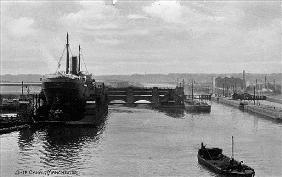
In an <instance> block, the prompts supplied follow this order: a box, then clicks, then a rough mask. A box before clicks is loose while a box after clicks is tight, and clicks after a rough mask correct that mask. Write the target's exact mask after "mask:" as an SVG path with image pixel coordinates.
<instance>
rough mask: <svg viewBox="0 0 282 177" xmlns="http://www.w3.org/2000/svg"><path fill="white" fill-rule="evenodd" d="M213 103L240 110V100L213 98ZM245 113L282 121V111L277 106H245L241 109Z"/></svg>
mask: <svg viewBox="0 0 282 177" xmlns="http://www.w3.org/2000/svg"><path fill="white" fill-rule="evenodd" d="M212 100H213V101H216V102H218V103H222V104H225V105H229V106H233V107H236V108H240V103H241V101H240V100H232V99H229V98H224V97H216V98H215V97H213V98H212ZM241 108H242V109H243V110H244V111H247V112H250V113H255V114H258V115H262V116H266V117H269V118H272V119H276V120H282V109H280V108H279V107H275V106H269V105H263V104H258V105H257V104H255V105H254V104H250V103H248V104H245V105H243V107H241Z"/></svg>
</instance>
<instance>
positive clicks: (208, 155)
mask: <svg viewBox="0 0 282 177" xmlns="http://www.w3.org/2000/svg"><path fill="white" fill-rule="evenodd" d="M232 139H233V138H232ZM232 144H233V143H232ZM232 149H233V148H232ZM232 154H233V153H232ZM198 163H199V164H201V165H203V166H205V167H207V168H208V169H210V170H212V171H213V172H215V173H218V174H223V175H226V176H238V177H239V176H240V177H253V176H255V170H254V169H253V168H251V167H249V166H247V165H244V164H242V163H243V162H242V161H241V162H239V161H237V160H235V159H234V158H233V155H232V157H231V158H230V157H228V156H226V155H224V154H222V149H220V148H206V147H205V146H204V145H203V143H201V148H200V149H199V150H198Z"/></svg>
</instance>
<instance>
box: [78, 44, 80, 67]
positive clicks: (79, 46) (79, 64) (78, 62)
mask: <svg viewBox="0 0 282 177" xmlns="http://www.w3.org/2000/svg"><path fill="white" fill-rule="evenodd" d="M78 72H80V45H79V46H78Z"/></svg>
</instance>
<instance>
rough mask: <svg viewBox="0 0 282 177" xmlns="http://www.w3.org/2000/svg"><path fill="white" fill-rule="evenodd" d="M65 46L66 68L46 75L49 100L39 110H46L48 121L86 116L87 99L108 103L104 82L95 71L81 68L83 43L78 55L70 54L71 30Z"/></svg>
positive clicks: (43, 89) (100, 104)
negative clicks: (93, 72)
mask: <svg viewBox="0 0 282 177" xmlns="http://www.w3.org/2000/svg"><path fill="white" fill-rule="evenodd" d="M65 49H66V71H65V72H62V71H61V72H60V71H58V72H56V73H55V74H51V75H45V76H44V77H43V79H42V91H43V93H42V95H43V96H44V99H43V100H44V102H45V104H44V105H43V106H42V107H41V109H39V110H40V111H41V112H40V113H39V114H41V115H42V114H44V116H43V117H44V118H43V119H44V121H78V120H81V119H82V118H83V117H84V112H85V107H86V105H87V101H92V102H94V103H95V104H96V105H95V108H96V109H97V107H103V106H105V104H106V94H105V88H104V84H98V83H96V82H95V79H93V78H92V75H91V74H88V73H84V72H82V71H81V70H80V46H79V55H78V58H77V56H72V57H71V58H70V57H69V36H68V34H67V42H66V47H65ZM70 59H71V60H70ZM100 110H101V109H100ZM39 117H41V119H42V116H39Z"/></svg>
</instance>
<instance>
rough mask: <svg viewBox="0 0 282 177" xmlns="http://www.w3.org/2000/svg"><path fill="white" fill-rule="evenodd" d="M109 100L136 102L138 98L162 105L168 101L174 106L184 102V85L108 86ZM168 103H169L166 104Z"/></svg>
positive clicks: (127, 102)
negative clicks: (160, 86) (169, 86)
mask: <svg viewBox="0 0 282 177" xmlns="http://www.w3.org/2000/svg"><path fill="white" fill-rule="evenodd" d="M107 92H108V98H109V102H110V101H112V100H123V101H125V102H126V104H134V102H136V101H138V100H147V101H150V102H151V104H153V105H154V106H156V107H158V106H162V104H166V103H172V102H173V103H174V104H175V105H174V106H177V105H183V104H184V89H183V87H176V88H175V89H172V88H158V87H153V88H148V87H147V88H136V87H127V88H108V90H107ZM166 105H168V104H166Z"/></svg>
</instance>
